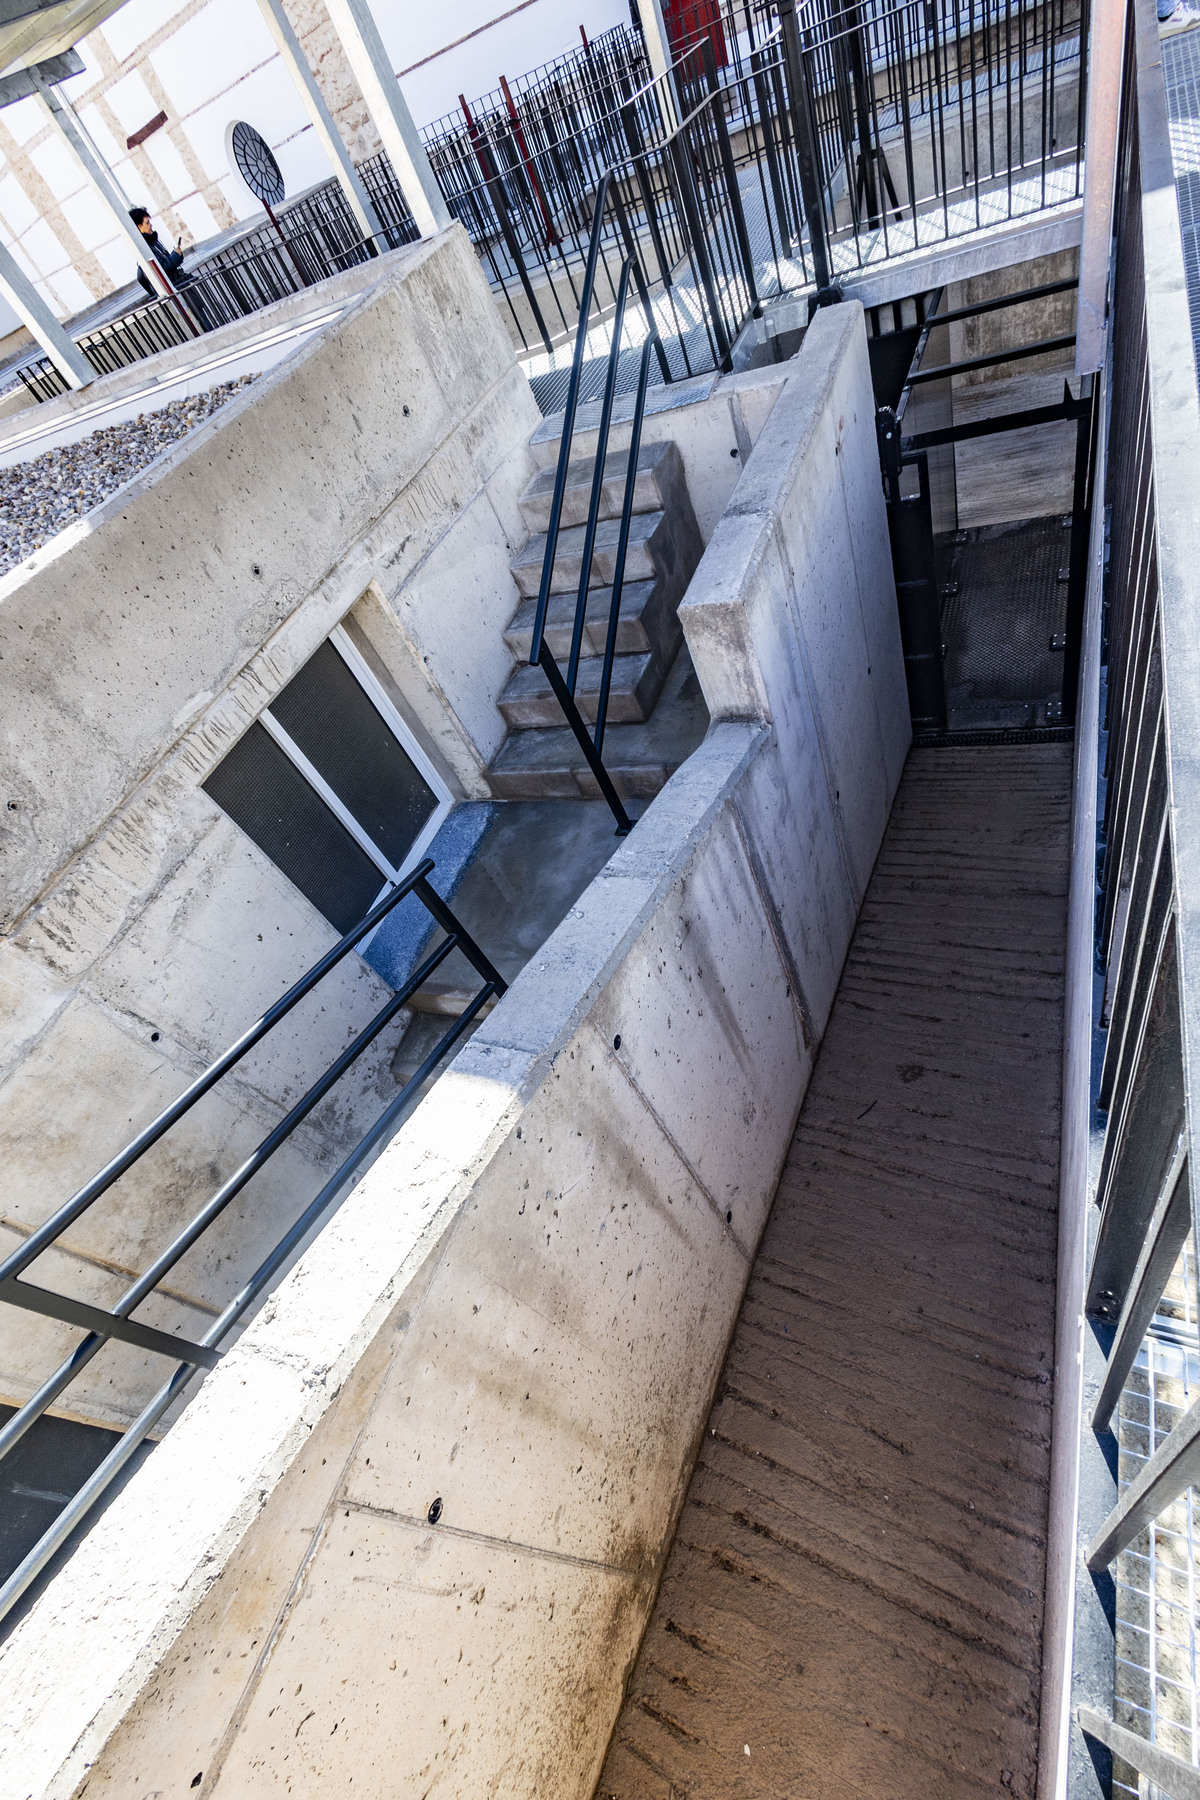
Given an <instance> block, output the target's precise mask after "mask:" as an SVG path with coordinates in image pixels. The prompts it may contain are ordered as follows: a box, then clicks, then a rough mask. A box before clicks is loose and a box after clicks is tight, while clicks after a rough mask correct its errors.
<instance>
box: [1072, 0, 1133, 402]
mask: <svg viewBox="0 0 1200 1800" xmlns="http://www.w3.org/2000/svg"><path fill="white" fill-rule="evenodd" d="M1125 4H1126V0H1092V4H1091V20H1090V24H1089V31H1088V50H1087V111H1086V115H1085V127H1084V131H1085V135H1084V143H1085V145H1086V162H1085V165H1084V167H1085V179H1084V184H1083V233H1082V237H1081V240H1080V246H1079V305H1078V308H1077V311H1076V315H1075V373H1076V374H1077V375H1091V374H1093V373H1094V372H1095V371H1096V370H1097V369H1099V368H1100V367H1101V365H1102V364H1103V362H1104V346H1105V342H1106V337H1107V330H1108V265H1109V258H1110V255H1111V253H1112V213H1113V193H1114V190H1115V187H1116V176H1117V132H1118V127H1119V123H1120V112H1121V63H1122V61H1123V59H1124V55H1125Z"/></svg>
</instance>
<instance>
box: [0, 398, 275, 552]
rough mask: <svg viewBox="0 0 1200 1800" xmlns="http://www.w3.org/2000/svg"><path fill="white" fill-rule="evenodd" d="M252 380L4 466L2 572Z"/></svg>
mask: <svg viewBox="0 0 1200 1800" xmlns="http://www.w3.org/2000/svg"><path fill="white" fill-rule="evenodd" d="M253 380H254V377H253V375H242V376H241V377H239V379H238V380H237V381H224V382H222V383H221V385H220V386H219V387H212V388H208V389H207V390H206V391H205V392H204V393H202V394H192V395H191V396H190V397H189V398H188V399H186V400H172V401H171V403H170V405H169V406H163V407H160V408H159V409H158V411H157V412H148V413H139V414H138V416H137V418H136V419H126V420H124V421H123V423H122V424H120V425H104V426H102V427H101V428H100V430H99V431H93V432H92V433H91V435H90V436H88V437H85V438H80V440H79V442H78V443H77V444H64V445H62V446H61V448H60V449H58V450H47V451H46V452H45V454H44V455H42V456H35V457H34V458H33V459H32V460H31V461H30V462H22V463H14V464H13V465H12V467H11V468H8V469H0V575H5V574H7V573H8V571H9V569H14V568H16V566H17V564H18V563H19V562H24V560H25V558H26V557H27V556H32V554H33V552H34V551H35V550H40V549H41V547H42V545H43V544H48V543H49V542H50V539H51V538H52V537H57V535H58V533H59V532H60V531H62V530H63V529H64V527H65V526H67V525H71V524H73V523H74V522H75V520H76V519H81V518H82V517H83V516H84V514H85V513H89V512H91V510H92V508H93V507H94V506H99V504H100V502H101V501H102V500H107V499H108V496H109V495H110V494H112V493H115V491H116V490H117V488H119V487H121V486H122V485H123V483H125V482H126V481H128V480H129V479H130V478H131V476H134V475H136V474H137V473H138V471H139V470H140V469H144V468H145V467H146V464H147V463H150V462H153V461H154V458H155V457H156V456H159V455H161V453H162V452H163V451H164V450H166V449H167V448H168V447H169V446H170V445H171V444H174V443H177V442H178V440H179V439H180V438H181V437H186V436H187V434H188V432H189V431H192V430H193V429H194V428H195V427H196V426H197V425H199V424H201V423H202V422H203V421H204V420H205V419H207V418H208V417H209V415H210V413H214V412H216V410H217V408H218V407H219V406H224V404H225V402H226V401H227V400H230V399H232V398H233V396H234V394H237V393H240V392H241V390H242V388H244V387H246V386H248V385H249V383H250V382H252V381H253Z"/></svg>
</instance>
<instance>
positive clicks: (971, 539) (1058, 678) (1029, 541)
mask: <svg viewBox="0 0 1200 1800" xmlns="http://www.w3.org/2000/svg"><path fill="white" fill-rule="evenodd" d="M939 548H940V549H941V550H942V553H943V555H946V554H948V555H949V571H948V576H947V577H946V580H945V581H944V582H943V600H942V636H943V639H944V641H945V646H946V654H945V671H946V704H947V715H948V723H949V727H950V729H951V730H952V731H972V730H974V731H982V730H993V731H995V730H1021V729H1028V728H1031V727H1038V726H1044V725H1046V724H1048V723H1053V719H1052V718H1051V717H1048V715H1047V710H1046V709H1047V706H1048V705H1049V704H1050V703H1051V702H1052V701H1054V700H1056V699H1057V698H1058V696H1059V695H1060V693H1061V690H1062V678H1063V654H1062V651H1061V650H1052V649H1051V647H1050V640H1051V638H1052V637H1053V636H1055V635H1056V634H1061V633H1062V631H1063V629H1064V627H1065V625H1066V612H1067V585H1066V583H1065V582H1060V581H1059V579H1058V572H1059V569H1060V568H1063V567H1065V565H1066V563H1067V560H1068V557H1069V554H1070V531H1069V529H1068V528H1066V527H1064V526H1063V523H1062V518H1061V516H1059V515H1054V516H1052V517H1050V518H1047V519H1023V520H1018V521H1017V522H1016V523H1012V524H1005V525H981V526H977V527H976V528H975V529H974V530H972V531H964V532H960V533H958V535H957V537H956V538H949V539H946V538H943V539H942V540H941V541H940V545H939ZM947 582H948V583H951V584H952V583H955V582H956V583H957V584H958V592H957V593H953V592H951V593H947V591H946V586H947Z"/></svg>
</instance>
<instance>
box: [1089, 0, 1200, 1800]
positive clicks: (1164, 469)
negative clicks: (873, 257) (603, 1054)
mask: <svg viewBox="0 0 1200 1800" xmlns="http://www.w3.org/2000/svg"><path fill="white" fill-rule="evenodd" d="M1122 87H1123V92H1122V105H1121V119H1120V136H1119V148H1118V169H1117V203H1116V221H1115V231H1114V256H1113V265H1112V266H1113V286H1112V304H1111V314H1110V321H1111V323H1110V338H1111V342H1110V351H1109V361H1108V366H1107V371H1106V380H1107V388H1108V402H1109V408H1110V411H1109V424H1108V453H1107V484H1106V485H1107V492H1106V501H1107V506H1108V511H1109V533H1110V536H1109V558H1108V568H1107V575H1106V580H1105V590H1104V603H1105V604H1104V617H1105V637H1106V639H1107V718H1106V720H1105V721H1104V723H1105V724H1106V726H1107V747H1106V751H1105V756H1104V770H1103V773H1104V780H1105V789H1104V802H1103V814H1102V817H1103V824H1102V827H1101V833H1100V838H1101V859H1100V865H1099V882H1098V893H1097V907H1096V925H1095V947H1096V958H1097V968H1098V970H1099V971H1100V972H1101V973H1102V974H1103V998H1102V1001H1101V1003H1100V1008H1099V1019H1098V1021H1097V1023H1098V1026H1099V1028H1100V1030H1101V1031H1102V1033H1103V1042H1104V1054H1103V1064H1102V1068H1101V1072H1100V1075H1099V1081H1098V1087H1097V1092H1096V1094H1095V1096H1094V1097H1095V1102H1096V1105H1097V1108H1098V1111H1099V1114H1100V1116H1101V1118H1102V1121H1103V1138H1102V1149H1101V1153H1100V1158H1099V1170H1098V1175H1097V1178H1096V1192H1095V1214H1094V1217H1093V1227H1094V1248H1093V1249H1092V1252H1091V1256H1090V1261H1089V1266H1088V1272H1087V1286H1086V1302H1085V1305H1086V1313H1087V1316H1088V1320H1089V1329H1088V1332H1087V1333H1086V1335H1085V1357H1084V1380H1085V1394H1086V1395H1087V1397H1086V1399H1085V1408H1084V1411H1085V1417H1084V1419H1083V1422H1082V1431H1083V1441H1082V1446H1081V1466H1082V1468H1083V1469H1084V1471H1085V1476H1086V1471H1088V1470H1091V1471H1092V1474H1091V1476H1090V1477H1086V1478H1085V1479H1084V1480H1082V1481H1081V1492H1082V1494H1083V1496H1084V1506H1083V1511H1082V1512H1081V1515H1080V1533H1081V1543H1080V1550H1081V1568H1080V1574H1079V1584H1078V1592H1077V1600H1076V1621H1077V1622H1076V1630H1075V1657H1074V1665H1075V1666H1074V1696H1075V1702H1076V1710H1075V1722H1076V1724H1077V1725H1078V1726H1079V1727H1080V1728H1081V1729H1082V1731H1083V1732H1084V1733H1085V1734H1086V1735H1087V1737H1088V1738H1089V1739H1090V1740H1091V1741H1092V1744H1093V1745H1094V1746H1098V1747H1100V1748H1099V1750H1098V1752H1097V1753H1098V1754H1100V1755H1103V1754H1104V1752H1105V1751H1107V1753H1109V1754H1110V1755H1112V1756H1115V1757H1116V1758H1118V1759H1119V1760H1120V1762H1122V1763H1124V1764H1125V1765H1127V1766H1129V1767H1131V1768H1132V1769H1133V1770H1134V1771H1135V1772H1136V1773H1135V1785H1136V1777H1137V1776H1138V1775H1140V1777H1141V1778H1142V1780H1143V1782H1144V1783H1145V1782H1148V1783H1151V1784H1154V1791H1155V1792H1160V1793H1162V1794H1163V1795H1169V1796H1173V1797H1174V1800H1190V1797H1191V1796H1194V1795H1196V1794H1200V1769H1198V1768H1197V1767H1196V1766H1195V1763H1194V1761H1186V1760H1183V1759H1181V1758H1180V1757H1179V1755H1178V1754H1176V1753H1175V1751H1174V1749H1173V1747H1172V1746H1171V1745H1170V1744H1167V1745H1164V1744H1162V1743H1158V1744H1156V1743H1154V1742H1153V1741H1152V1740H1153V1736H1154V1728H1153V1726H1152V1724H1151V1714H1149V1713H1143V1714H1141V1715H1140V1716H1141V1728H1140V1729H1139V1728H1138V1723H1137V1720H1138V1716H1139V1714H1138V1709H1137V1708H1136V1707H1134V1706H1132V1705H1127V1706H1126V1708H1125V1712H1124V1713H1123V1714H1122V1713H1121V1712H1120V1711H1119V1710H1118V1708H1116V1707H1115V1706H1114V1693H1115V1683H1116V1669H1117V1658H1116V1653H1115V1649H1114V1643H1113V1636H1112V1629H1113V1622H1114V1620H1113V1613H1114V1606H1113V1598H1112V1596H1113V1593H1114V1584H1113V1569H1114V1565H1115V1564H1116V1561H1117V1558H1118V1557H1120V1556H1121V1555H1122V1553H1123V1552H1124V1551H1126V1550H1128V1549H1130V1548H1131V1547H1133V1548H1144V1546H1139V1545H1138V1540H1139V1539H1140V1538H1141V1537H1142V1535H1143V1534H1144V1533H1147V1532H1149V1533H1151V1534H1153V1533H1154V1531H1155V1529H1156V1526H1157V1525H1158V1524H1159V1523H1161V1522H1162V1520H1163V1515H1164V1513H1166V1512H1167V1510H1168V1509H1169V1508H1171V1507H1172V1506H1173V1505H1174V1503H1175V1502H1176V1501H1178V1500H1179V1499H1180V1497H1181V1496H1182V1495H1184V1493H1185V1492H1186V1490H1187V1489H1188V1488H1189V1487H1190V1486H1192V1484H1193V1483H1196V1482H1200V1405H1192V1406H1191V1408H1190V1410H1182V1409H1181V1410H1182V1416H1181V1417H1180V1419H1179V1421H1178V1423H1176V1424H1175V1425H1174V1428H1173V1429H1172V1430H1170V1431H1169V1432H1168V1433H1167V1434H1166V1436H1165V1437H1164V1438H1163V1439H1162V1441H1161V1442H1158V1443H1157V1444H1156V1443H1154V1442H1150V1443H1149V1446H1148V1450H1147V1453H1146V1455H1145V1456H1144V1457H1141V1458H1138V1459H1136V1461H1135V1462H1134V1467H1133V1469H1132V1470H1131V1469H1130V1463H1131V1457H1130V1446H1129V1444H1128V1443H1127V1441H1126V1437H1125V1435H1124V1434H1125V1432H1126V1431H1127V1429H1128V1427H1127V1422H1126V1421H1125V1420H1123V1418H1122V1411H1123V1409H1122V1406H1121V1401H1122V1393H1123V1390H1125V1389H1126V1387H1127V1384H1128V1383H1129V1381H1130V1378H1131V1375H1132V1372H1133V1370H1134V1367H1135V1363H1136V1361H1137V1359H1138V1357H1139V1353H1140V1352H1141V1351H1142V1348H1143V1346H1144V1344H1145V1343H1146V1341H1147V1335H1148V1333H1152V1332H1153V1331H1154V1329H1155V1325H1154V1321H1155V1316H1156V1313H1157V1312H1158V1309H1159V1307H1160V1304H1162V1303H1163V1299H1164V1290H1165V1289H1166V1288H1167V1285H1168V1283H1169V1282H1170V1281H1171V1279H1172V1276H1173V1272H1174V1271H1175V1270H1176V1268H1177V1265H1178V1263H1179V1259H1180V1255H1181V1252H1182V1251H1183V1249H1184V1246H1185V1244H1186V1243H1187V1241H1188V1239H1189V1237H1192V1241H1193V1243H1194V1241H1195V1240H1194V1236H1193V1234H1194V1231H1195V1205H1194V1201H1193V1195H1192V1185H1191V1173H1190V1171H1191V1164H1192V1161H1193V1156H1194V1151H1195V1145H1194V1138H1195V1133H1196V1130H1197V1116H1196V1108H1195V1097H1196V1062H1195V1054H1196V1042H1195V1030H1196V1020H1195V1018H1194V1013H1195V1003H1194V1000H1193V999H1192V997H1191V996H1192V993H1193V991H1194V987H1195V983H1196V979H1197V949H1198V945H1197V940H1196V927H1195V922H1194V913H1195V909H1194V907H1193V905H1192V894H1193V892H1194V889H1195V882H1196V874H1195V866H1194V865H1195V844H1196V842H1197V825H1198V807H1200V787H1198V776H1197V768H1196V761H1195V742H1196V731H1197V724H1198V717H1200V712H1198V708H1197V668H1196V658H1195V655H1194V653H1193V644H1194V637H1195V626H1194V621H1195V606H1196V591H1195V590H1196V579H1195V573H1194V571H1195V567H1196V564H1197V559H1198V557H1200V539H1198V537H1197V532H1196V525H1195V518H1196V515H1195V509H1194V504H1193V494H1192V489H1193V485H1194V472H1195V468H1196V466H1197V460H1198V459H1200V423H1198V420H1197V405H1196V390H1195V372H1194V368H1193V365H1192V355H1191V342H1190V332H1189V330H1188V327H1187V322H1186V301H1185V300H1183V299H1182V298H1181V296H1182V295H1183V294H1184V293H1185V291H1186V289H1185V278H1184V264H1183V253H1182V248H1181V244H1180V239H1179V225H1178V215H1177V211H1176V201H1175V192H1174V180H1173V175H1172V170H1171V152H1170V145H1169V141H1168V134H1167V123H1166V106H1165V99H1164V94H1163V84H1162V73H1161V68H1160V66H1159V44H1158V28H1157V22H1156V19H1155V13H1154V8H1153V7H1152V6H1150V5H1149V4H1148V0H1136V4H1135V5H1134V6H1133V7H1132V8H1131V9H1130V17H1129V23H1128V33H1127V38H1126V46H1125V56H1124V72H1123V83H1122ZM1164 206H1165V207H1166V208H1169V213H1168V212H1165V211H1164ZM1172 309H1174V313H1175V314H1178V315H1181V320H1179V321H1177V325H1178V324H1181V329H1179V328H1176V326H1173V325H1172V324H1171V319H1172V316H1173V315H1172ZM1194 1266H1195V1265H1194V1263H1193V1267H1194ZM1140 1404H1141V1405H1142V1406H1144V1404H1145V1402H1144V1401H1143V1402H1140ZM1184 1404H1185V1405H1186V1402H1185V1403H1184ZM1138 1416H1139V1418H1140V1416H1141V1415H1140V1413H1139V1415H1138ZM1118 1462H1119V1464H1120V1480H1118V1479H1117V1475H1118ZM1101 1469H1103V1470H1105V1471H1111V1473H1106V1474H1105V1475H1104V1476H1103V1478H1102V1479H1099V1480H1098V1479H1097V1475H1096V1471H1098V1470H1101ZM1129 1473H1131V1474H1132V1479H1127V1478H1126V1476H1127V1474H1129ZM1097 1502H1098V1504H1097ZM1089 1508H1090V1511H1091V1517H1090V1518H1089V1517H1088V1516H1087V1514H1088V1510H1089ZM1106 1509H1107V1516H1105V1512H1106ZM1173 1543H1174V1549H1175V1551H1176V1552H1178V1559H1177V1567H1176V1570H1175V1573H1174V1575H1173V1577H1172V1579H1173V1580H1175V1581H1177V1582H1182V1583H1184V1584H1185V1585H1186V1584H1187V1583H1189V1582H1190V1583H1192V1584H1194V1583H1195V1580H1196V1575H1197V1565H1196V1548H1195V1546H1194V1544H1192V1543H1191V1541H1190V1539H1187V1538H1186V1537H1184V1538H1179V1537H1176V1538H1175V1539H1174V1540H1173ZM1119 1588H1120V1584H1119V1582H1118V1583H1117V1586H1116V1591H1117V1592H1118V1594H1119ZM1160 1600H1161V1597H1160ZM1148 1610H1149V1615H1150V1616H1149V1619H1148V1621H1147V1620H1143V1621H1142V1624H1141V1630H1142V1631H1143V1632H1144V1631H1145V1630H1146V1629H1147V1625H1148V1629H1149V1631H1150V1632H1154V1631H1155V1630H1156V1629H1157V1609H1156V1603H1155V1601H1154V1600H1153V1599H1152V1600H1151V1602H1150V1604H1149V1609H1148ZM1193 1628H1194V1626H1193ZM1126 1654H1127V1655H1128V1654H1131V1653H1130V1652H1128V1651H1126ZM1192 1678H1193V1681H1194V1679H1195V1668H1194V1664H1193V1677H1192ZM1076 1762H1077V1769H1078V1771H1082V1775H1078V1776H1073V1777H1072V1783H1071V1790H1070V1791H1071V1792H1078V1793H1083V1792H1084V1791H1087V1792H1096V1791H1099V1790H1098V1789H1096V1788H1095V1787H1087V1785H1086V1784H1087V1781H1088V1780H1094V1771H1093V1774H1092V1776H1090V1777H1089V1776H1088V1775H1087V1770H1088V1769H1090V1768H1092V1760H1091V1759H1089V1758H1088V1756H1087V1753H1086V1752H1083V1751H1081V1753H1080V1754H1079V1756H1078V1757H1077V1759H1076ZM1079 1782H1082V1783H1083V1785H1079V1784H1078V1783H1079ZM1142 1791H1143V1792H1145V1791H1146V1788H1145V1786H1143V1788H1142Z"/></svg>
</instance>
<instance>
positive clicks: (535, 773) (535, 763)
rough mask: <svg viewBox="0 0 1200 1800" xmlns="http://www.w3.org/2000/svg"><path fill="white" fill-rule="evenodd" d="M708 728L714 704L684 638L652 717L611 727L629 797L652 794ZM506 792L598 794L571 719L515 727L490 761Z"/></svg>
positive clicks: (615, 771) (608, 743) (618, 775)
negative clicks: (567, 722)
mask: <svg viewBox="0 0 1200 1800" xmlns="http://www.w3.org/2000/svg"><path fill="white" fill-rule="evenodd" d="M707 729H708V709H707V707H706V706H705V704H704V696H703V694H702V693H701V692H700V684H699V682H698V681H697V680H696V676H695V671H694V670H693V668H692V660H691V657H690V656H689V655H688V651H687V646H686V644H685V645H684V646H682V648H681V649H680V651H679V653H678V655H677V656H676V658H675V661H674V663H673V664H672V666H671V670H670V672H669V674H668V676H667V679H666V682H665V683H664V685H663V690H662V693H661V694H660V696H659V699H658V702H657V704H656V706H655V708H654V711H653V712H652V713H651V715H650V717H649V718H648V719H646V720H644V721H642V722H640V723H629V724H615V725H610V726H609V727H608V730H607V733H606V734H605V739H604V766H605V768H606V769H607V770H608V771H609V773H610V775H611V776H612V777H613V780H614V781H615V782H616V785H617V787H618V790H619V791H620V790H622V789H623V790H624V792H625V794H626V797H630V796H633V797H637V796H638V795H641V796H644V797H645V798H650V797H651V796H652V795H653V794H655V793H657V792H658V791H659V789H660V788H661V787H662V786H663V784H664V783H665V782H666V781H667V780H668V779H669V778H670V776H671V775H673V774H674V772H675V770H676V769H677V768H679V767H680V765H681V764H682V763H684V762H686V761H687V759H688V757H689V756H690V755H691V754H692V751H693V750H695V749H696V748H697V746H698V745H699V744H700V743H701V742H702V740H703V738H704V734H705V732H706V731H707ZM488 774H489V777H491V778H492V787H493V792H494V793H496V794H497V795H498V796H499V797H501V798H507V799H521V798H535V797H542V796H545V797H547V798H551V797H559V798H568V797H569V798H573V799H578V798H579V796H580V794H581V792H582V793H585V794H586V795H587V797H589V798H591V797H593V795H594V792H595V786H594V778H593V777H592V775H591V771H590V770H589V768H588V765H587V761H586V758H585V757H584V754H583V752H582V750H581V749H580V748H579V745H578V743H577V741H576V738H575V735H574V733H573V732H572V730H571V728H570V727H569V726H568V725H559V726H542V727H538V728H536V729H534V730H529V731H514V732H510V734H509V736H508V737H507V738H506V739H505V740H504V743H503V744H502V745H501V747H500V750H499V751H498V753H497V755H496V757H495V759H494V760H493V762H492V765H491V768H490V769H489V771H488Z"/></svg>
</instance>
